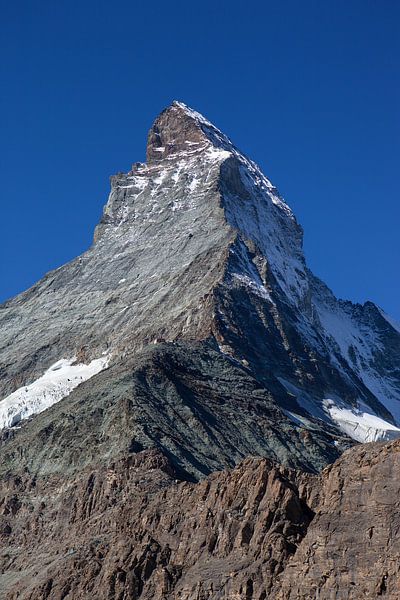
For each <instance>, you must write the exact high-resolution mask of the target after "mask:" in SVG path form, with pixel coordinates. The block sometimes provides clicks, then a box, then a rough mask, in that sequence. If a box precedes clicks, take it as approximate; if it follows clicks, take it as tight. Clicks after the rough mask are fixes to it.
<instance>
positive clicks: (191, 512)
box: [0, 441, 400, 600]
mask: <svg viewBox="0 0 400 600" xmlns="http://www.w3.org/2000/svg"><path fill="white" fill-rule="evenodd" d="M399 473H400V442H399V441H396V442H392V443H391V444H388V445H383V444H368V445H366V446H365V447H364V446H358V447H357V448H353V449H352V450H349V451H347V452H346V453H345V454H344V455H343V456H342V457H341V458H340V459H339V460H338V461H337V462H336V463H335V464H334V465H332V466H330V467H327V468H326V469H325V470H324V471H323V472H322V473H321V475H319V476H316V475H310V474H306V473H304V472H300V471H293V470H291V469H288V468H284V467H282V466H279V465H277V464H274V463H272V462H271V461H270V460H268V459H262V458H247V459H246V460H244V461H243V462H242V463H240V464H239V465H238V466H237V467H236V468H235V469H233V470H231V471H224V472H218V473H214V474H212V475H210V476H209V477H208V478H206V479H204V480H203V481H201V482H200V483H188V482H182V481H180V480H179V478H178V476H177V474H176V472H175V471H174V469H173V467H172V465H171V463H170V462H169V461H168V460H167V458H166V457H165V456H164V455H163V454H161V453H160V452H159V451H157V450H146V451H143V452H139V453H137V454H133V455H130V456H125V457H123V458H121V459H120V460H118V461H112V462H110V463H109V464H108V465H107V466H106V467H105V466H104V467H98V468H93V467H88V468H86V469H83V470H81V471H80V473H79V474H76V475H74V476H70V477H68V478H67V477H63V476H60V475H59V474H52V475H48V476H47V477H35V476H32V474H30V473H28V472H21V474H18V475H16V474H9V475H8V476H7V477H5V478H3V480H2V484H1V488H0V510H1V518H0V537H1V542H2V551H1V559H0V560H1V562H0V564H1V569H2V575H0V584H1V590H2V593H1V597H2V598H7V599H10V600H11V599H12V600H14V599H17V598H18V599H23V600H28V599H29V600H45V599H53V600H61V599H68V600H72V599H73V600H87V599H92V598H93V599H94V598H96V599H98V600H109V599H115V600H116V599H118V600H132V599H139V598H140V599H143V600H153V599H154V600H175V599H177V598H179V599H181V600H205V599H230V600H265V599H267V598H271V599H274V600H284V599H285V600H289V599H303V600H308V599H311V598H320V599H326V600H330V599H333V598H336V599H342V598H343V599H354V600H361V599H375V598H380V597H382V598H387V599H388V600H389V599H390V600H396V599H398V598H399V589H400V569H399V564H400V562H399V561H400V536H399V533H400V532H399V529H400V512H399V498H400V478H399Z"/></svg>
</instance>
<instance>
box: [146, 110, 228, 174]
mask: <svg viewBox="0 0 400 600" xmlns="http://www.w3.org/2000/svg"><path fill="white" fill-rule="evenodd" d="M210 145H212V146H215V147H218V148H222V149H224V150H228V151H232V150H233V149H234V146H233V144H232V142H231V141H230V139H229V138H228V137H227V136H226V135H225V134H224V133H222V132H221V131H220V130H219V129H218V128H217V127H215V125H213V124H212V123H211V122H210V121H208V119H206V118H205V117H204V116H203V115H202V114H200V113H199V112H197V111H196V110H194V109H193V108H190V107H189V106H187V105H186V104H184V103H183V102H180V101H178V100H174V101H173V102H172V104H170V106H168V107H167V108H165V109H164V110H163V111H162V112H161V113H160V114H159V115H158V117H157V118H156V119H155V121H154V123H153V125H152V126H151V128H150V131H149V134H148V137H147V151H146V160H147V162H148V163H153V162H157V161H160V160H164V159H166V158H167V157H169V156H171V155H177V154H179V153H187V152H188V151H191V152H192V151H195V150H200V149H204V148H205V147H207V146H210Z"/></svg>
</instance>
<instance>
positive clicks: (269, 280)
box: [0, 102, 400, 600]
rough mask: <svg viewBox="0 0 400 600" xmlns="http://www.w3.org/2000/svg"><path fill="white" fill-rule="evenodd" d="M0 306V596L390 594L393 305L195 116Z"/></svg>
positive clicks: (399, 416)
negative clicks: (89, 240) (313, 247)
mask: <svg viewBox="0 0 400 600" xmlns="http://www.w3.org/2000/svg"><path fill="white" fill-rule="evenodd" d="M0 328H1V338H0V398H1V400H0V515H1V519H0V536H1V540H2V546H1V550H0V553H1V554H0V564H1V569H2V570H1V574H0V597H4V598H7V599H14V598H19V599H28V598H29V599H30V600H36V599H38V600H41V599H42V598H43V599H44V598H49V599H51V600H61V599H64V600H65V599H66V600H75V599H77V600H83V599H85V600H86V599H88V600H89V599H91V598H99V599H103V598H104V599H106V598H107V599H110V600H111V599H113V600H114V599H115V600H116V599H119V600H128V599H133V600H136V599H139V598H143V599H150V598H155V599H156V600H157V599H160V600H161V599H165V600H170V599H171V600H172V599H178V598H179V599H180V600H192V599H193V600H212V599H219V598H226V599H232V600H233V599H242V598H243V599H245V600H248V599H253V600H262V599H266V598H274V599H275V598H277V599H279V598H282V599H283V598H303V599H304V600H305V599H308V598H314V597H316V598H326V599H328V598H354V599H356V598H376V597H379V596H383V595H386V597H387V598H396V597H399V596H396V593H397V591H396V590H397V586H398V585H399V581H398V579H399V576H398V567H397V564H398V559H399V548H398V545H397V539H398V523H397V522H398V520H399V519H398V516H397V514H398V504H397V503H398V500H397V496H398V483H397V481H400V478H399V475H400V473H399V463H398V456H399V455H398V450H399V442H397V441H394V442H391V443H389V444H387V445H383V444H366V445H361V446H360V445H358V442H375V441H377V440H383V441H390V440H394V439H396V438H397V437H399V436H400V332H399V326H398V325H397V324H396V323H395V322H394V321H393V320H392V319H390V318H389V317H388V316H387V315H386V314H385V313H384V312H383V311H382V310H381V309H380V308H378V307H377V306H375V305H374V304H373V303H372V302H367V303H365V304H363V305H358V304H352V303H351V302H346V301H341V300H338V299H336V298H335V297H334V295H333V294H332V292H331V291H330V290H329V289H328V288H327V287H326V286H325V284H324V283H322V282H321V281H320V280H319V279H318V278H316V277H315V276H314V275H313V274H312V273H311V272H310V271H309V269H308V268H307V266H306V262H305V258H304V254H303V249H302V229H301V227H300V225H299V224H298V223H297V221H296V218H295V216H294V215H293V213H292V211H291V209H290V208H289V206H288V205H287V204H286V203H285V202H284V200H283V199H282V198H281V197H280V195H279V193H278V191H277V189H276V188H275V187H274V185H273V184H272V183H271V182H270V181H269V179H267V178H266V177H265V176H264V175H263V174H262V173H261V171H260V170H259V168H258V167H257V165H255V163H253V162H252V161H251V160H249V159H248V158H247V157H246V156H244V155H243V154H242V153H241V152H240V151H239V150H238V149H237V148H236V147H235V146H234V145H233V143H232V142H231V141H230V140H229V139H228V138H227V137H226V136H225V135H224V134H223V133H222V132H221V131H219V130H218V129H217V128H216V127H215V126H214V125H212V124H211V123H210V122H209V121H207V120H206V119H205V118H204V117H203V116H202V115H200V114H199V113H197V112H195V111H193V110H192V109H190V108H188V107H187V106H185V105H184V104H182V103H180V102H174V103H173V104H172V105H171V106H170V107H168V108H167V109H166V110H165V111H163V112H162V113H161V114H160V115H159V117H157V119H156V120H155V122H154V124H153V125H152V127H151V129H150V132H149V136H148V142H147V157H146V163H135V164H134V165H133V166H132V169H131V170H130V171H129V172H127V173H119V174H118V175H116V176H114V177H113V178H112V180H111V194H110V197H109V199H108V202H107V204H106V206H105V208H104V212H103V216H102V219H101V222H100V223H99V225H98V226H97V228H96V231H95V236H94V242H93V245H92V247H91V248H90V249H89V250H88V251H87V252H85V253H84V254H83V255H82V256H80V257H78V258H77V259H75V260H73V261H72V262H71V263H68V264H67V265H64V266H62V267H60V268H58V269H56V270H54V271H52V272H50V273H48V274H47V275H46V276H45V277H44V278H43V279H42V280H41V281H39V282H38V283H37V284H36V285H35V286H33V287H32V288H31V289H29V290H27V291H26V292H24V293H23V294H20V295H19V296H17V297H15V298H13V299H11V300H9V301H8V302H6V303H5V304H3V305H1V306H0ZM343 452H344V454H343V456H342V457H341V455H342V453H343ZM334 461H336V462H334ZM332 463H334V464H333V465H332ZM328 465H330V466H328Z"/></svg>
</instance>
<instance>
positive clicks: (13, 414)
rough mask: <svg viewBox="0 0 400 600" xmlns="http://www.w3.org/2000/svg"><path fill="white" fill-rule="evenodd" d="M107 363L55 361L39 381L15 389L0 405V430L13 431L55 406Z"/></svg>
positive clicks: (101, 361)
mask: <svg viewBox="0 0 400 600" xmlns="http://www.w3.org/2000/svg"><path fill="white" fill-rule="evenodd" d="M108 361H109V357H108V356H107V355H105V356H103V357H102V358H97V359H94V360H92V361H91V362H90V363H89V364H83V363H80V364H75V363H76V358H75V357H73V358H69V359H61V360H59V361H57V362H56V363H54V364H53V365H52V366H51V367H50V368H49V369H48V370H47V371H46V372H45V373H44V375H42V376H41V377H39V379H36V381H34V382H33V383H30V384H29V385H24V386H23V387H20V388H18V389H17V390H16V391H15V392H13V393H12V394H10V395H9V396H7V397H6V398H4V399H3V400H2V401H1V402H0V429H4V428H5V427H13V426H14V425H16V424H18V423H19V422H20V421H21V420H22V419H26V418H27V417H30V416H31V415H34V414H38V413H41V412H42V411H44V410H46V408H49V407H50V406H52V405H53V404H55V403H56V402H59V401H60V400H62V399H63V398H65V397H66V396H68V395H69V394H70V393H71V391H72V390H73V389H74V388H76V387H77V386H78V385H79V384H81V383H82V382H84V381H86V380H87V379H90V378H91V377H93V376H94V375H97V373H99V372H100V371H102V370H103V369H105V368H106V367H107V365H108Z"/></svg>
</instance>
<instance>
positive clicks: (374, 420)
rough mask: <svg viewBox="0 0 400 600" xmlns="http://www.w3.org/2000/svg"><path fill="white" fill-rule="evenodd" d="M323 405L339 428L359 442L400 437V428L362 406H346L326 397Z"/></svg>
mask: <svg viewBox="0 0 400 600" xmlns="http://www.w3.org/2000/svg"><path fill="white" fill-rule="evenodd" d="M323 405H324V407H325V409H326V410H327V412H328V414H329V416H330V417H331V419H332V420H333V421H334V422H335V423H336V424H337V425H338V426H339V428H340V429H341V430H342V431H343V432H344V433H346V434H347V435H349V436H350V437H352V438H353V439H354V440H357V441H358V442H363V443H365V442H377V441H385V440H393V439H395V438H398V437H400V429H399V428H398V427H395V426H394V425H392V424H391V423H388V422H387V421H384V420H383V419H381V418H380V417H377V416H376V415H374V414H371V412H364V411H363V410H362V409H361V408H353V409H351V408H345V407H344V406H340V405H338V402H337V401H333V400H331V399H329V398H328V399H325V400H324V401H323Z"/></svg>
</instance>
